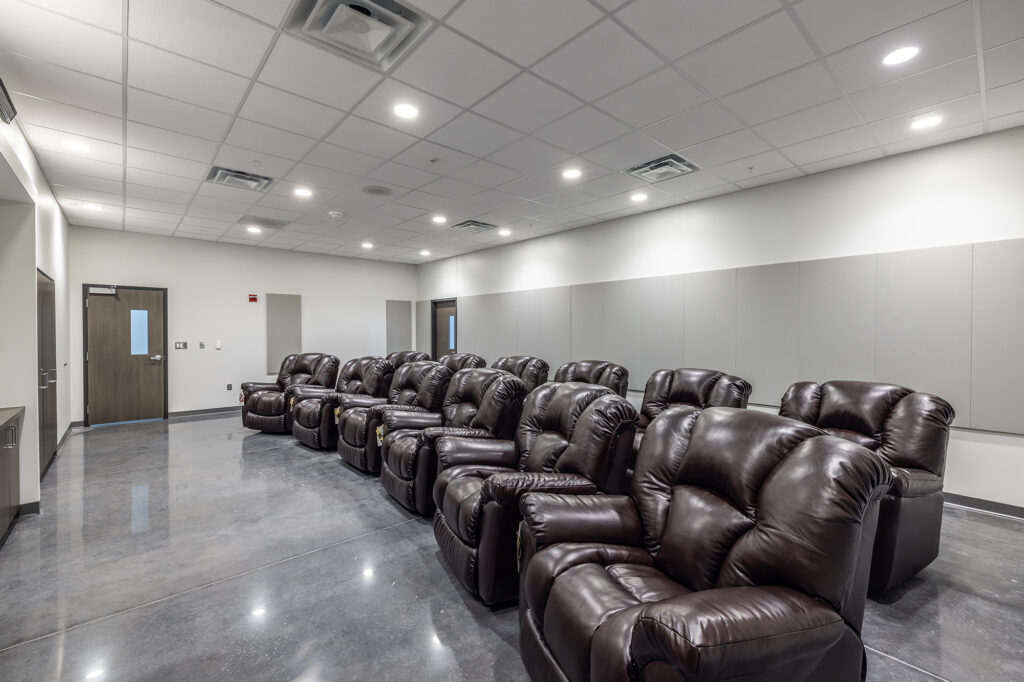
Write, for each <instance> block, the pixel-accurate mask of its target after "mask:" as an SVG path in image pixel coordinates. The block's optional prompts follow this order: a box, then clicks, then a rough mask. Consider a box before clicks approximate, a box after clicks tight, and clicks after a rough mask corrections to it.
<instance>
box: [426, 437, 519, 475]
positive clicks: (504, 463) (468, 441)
mask: <svg viewBox="0 0 1024 682" xmlns="http://www.w3.org/2000/svg"><path fill="white" fill-rule="evenodd" d="M435 448H436V450H437V469H438V471H443V470H445V469H448V468H451V467H453V466H458V465H460V464H480V465H485V466H498V467H505V468H507V469H514V468H515V467H516V466H517V465H518V464H519V447H518V446H517V445H516V442H515V441H513V440H494V439H485V438H448V437H445V438H441V439H440V440H438V441H437V444H436V445H435Z"/></svg>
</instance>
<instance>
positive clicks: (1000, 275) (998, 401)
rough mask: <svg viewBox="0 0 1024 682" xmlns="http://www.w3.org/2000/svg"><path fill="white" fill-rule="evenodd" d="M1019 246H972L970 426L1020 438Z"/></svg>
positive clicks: (1022, 320) (1023, 275)
mask: <svg viewBox="0 0 1024 682" xmlns="http://www.w3.org/2000/svg"><path fill="white" fill-rule="evenodd" d="M1022 264H1024V240H1013V241H1005V242H994V243H990V244H975V245H974V324H973V329H974V332H973V358H972V363H971V367H972V386H971V426H972V427H973V428H976V429H989V430H992V431H1010V432H1012V433H1024V412H1022V411H1021V401H1022V395H1021V394H1022V392H1024V389H1022V388H1021V387H1022V386H1024V353H1022V349H1024V303H1022V301H1024V267H1022Z"/></svg>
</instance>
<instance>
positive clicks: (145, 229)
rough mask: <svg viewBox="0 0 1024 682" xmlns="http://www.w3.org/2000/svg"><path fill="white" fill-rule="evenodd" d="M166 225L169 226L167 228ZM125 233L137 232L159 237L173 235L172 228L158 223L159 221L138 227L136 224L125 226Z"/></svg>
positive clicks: (171, 225)
mask: <svg viewBox="0 0 1024 682" xmlns="http://www.w3.org/2000/svg"><path fill="white" fill-rule="evenodd" d="M166 225H170V226H169V227H167V226H166ZM124 229H125V231H126V232H138V233H140V234H152V235H157V236H159V237H170V236H171V235H173V234H174V226H173V224H170V223H160V222H159V221H153V222H152V223H150V224H146V225H140V224H138V222H136V223H135V224H132V225H126V226H125V228H124Z"/></svg>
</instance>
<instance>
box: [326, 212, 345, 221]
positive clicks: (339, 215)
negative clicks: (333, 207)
mask: <svg viewBox="0 0 1024 682" xmlns="http://www.w3.org/2000/svg"><path fill="white" fill-rule="evenodd" d="M327 217H328V218H330V219H331V220H341V219H342V218H344V217H345V214H344V213H342V212H341V211H328V212H327Z"/></svg>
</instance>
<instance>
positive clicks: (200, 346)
mask: <svg viewBox="0 0 1024 682" xmlns="http://www.w3.org/2000/svg"><path fill="white" fill-rule="evenodd" d="M199 350H206V341H200V342H199Z"/></svg>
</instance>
